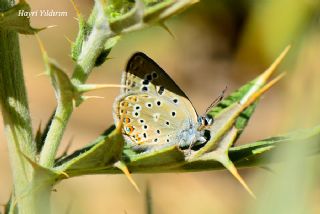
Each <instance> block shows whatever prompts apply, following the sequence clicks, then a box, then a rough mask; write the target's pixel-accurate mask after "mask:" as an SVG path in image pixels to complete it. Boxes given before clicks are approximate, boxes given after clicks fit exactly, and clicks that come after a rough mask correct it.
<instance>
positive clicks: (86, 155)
mask: <svg viewBox="0 0 320 214" xmlns="http://www.w3.org/2000/svg"><path fill="white" fill-rule="evenodd" d="M114 131H115V129H114V127H111V128H110V129H109V130H107V131H106V133H104V134H103V135H101V136H100V137H98V138H97V140H95V141H94V142H93V143H92V144H90V145H89V146H87V147H85V148H83V149H80V150H77V151H75V152H74V153H72V154H70V155H68V156H67V157H65V158H63V159H62V160H60V161H58V162H56V164H55V169H56V170H57V171H60V172H61V171H64V172H66V173H67V174H68V175H69V176H70V177H72V176H80V175H87V174H114V173H122V172H121V171H120V170H118V169H117V168H116V167H114V166H113V165H112V164H113V163H114V162H112V161H111V162H109V163H108V164H103V162H104V161H101V160H105V159H104V158H105V157H104V152H106V153H109V152H110V153H111V151H109V152H107V150H109V149H108V148H107V146H106V145H105V146H106V147H103V145H104V144H109V143H110V142H109V141H112V142H113V143H114V144H113V146H115V148H116V147H117V145H118V144H117V143H116V142H114V140H108V138H109V137H110V138H111V133H113V132H114ZM117 137H120V135H118V136H117ZM319 139H320V125H319V126H316V127H313V128H310V129H305V130H299V131H295V132H292V133H289V134H286V135H281V136H276V137H271V138H267V139H263V140H259V141H256V142H253V143H248V144H245V145H241V146H237V147H231V148H229V150H228V154H229V157H230V160H231V161H232V162H233V163H234V164H235V166H237V167H253V166H265V165H268V164H270V163H274V162H278V161H282V160H279V159H272V157H273V154H274V152H275V151H277V150H278V149H281V148H283V146H291V147H299V146H301V147H306V146H310V147H311V148H313V149H312V151H314V153H313V154H319V153H320V140H319ZM306 142H307V144H306ZM118 143H119V142H118ZM110 144H111V143H110ZM101 148H102V149H101ZM100 149H101V150H100ZM110 150H112V149H110ZM120 150H121V149H120ZM117 152H118V150H117ZM117 152H116V153H115V154H114V155H115V156H117V157H119V156H118V155H119V153H117ZM313 154H310V153H306V154H302V155H305V156H310V155H313ZM109 155H110V154H106V156H107V157H109ZM100 158H101V159H100ZM107 159H108V158H107ZM116 159H117V158H116ZM121 159H123V160H124V161H125V163H126V164H127V167H128V168H129V170H130V172H131V173H157V172H194V171H205V170H220V169H223V168H224V167H223V165H221V163H220V162H219V161H217V160H216V158H204V159H197V160H194V161H191V162H190V161H185V159H184V153H183V152H182V151H181V150H180V149H178V148H177V147H175V146H172V147H169V148H165V149H163V150H161V151H154V152H151V153H142V154H137V153H136V152H134V151H133V150H131V149H130V148H124V150H123V154H122V156H121Z"/></svg>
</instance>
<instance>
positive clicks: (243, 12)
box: [0, 0, 320, 214]
mask: <svg viewBox="0 0 320 214" xmlns="http://www.w3.org/2000/svg"><path fill="white" fill-rule="evenodd" d="M219 2H220V3H219ZM227 2H228V1H227ZM280 2H281V3H277V1H270V2H269V3H268V4H266V5H265V6H263V5H262V6H261V5H258V6H257V7H253V6H250V7H249V6H248V7H245V6H243V5H245V4H244V3H243V5H242V6H243V7H240V3H234V4H235V5H234V6H230V5H228V4H231V5H232V4H233V3H230V2H229V3H226V4H223V3H222V1H218V3H217V4H213V3H212V2H210V1H202V2H201V3H199V5H196V6H195V7H193V8H191V9H190V10H188V11H187V12H185V13H184V14H183V15H181V16H179V17H177V18H174V19H172V20H170V21H169V22H168V26H169V27H170V29H171V30H172V32H173V33H174V34H175V38H173V37H171V36H170V35H169V34H168V33H167V32H166V31H164V30H163V29H161V28H160V27H152V28H150V29H147V30H143V31H141V32H135V33H131V34H129V35H125V36H124V37H123V38H122V40H121V41H120V42H119V44H118V45H117V46H116V47H115V48H114V49H113V50H112V52H111V55H110V57H111V59H110V60H109V61H107V62H106V63H105V64H104V65H102V66H101V67H99V68H97V69H95V70H94V72H93V73H92V75H91V77H90V78H89V80H88V82H90V83H119V82H120V74H121V71H122V70H123V69H124V67H125V64H126V61H127V59H128V58H129V57H130V55H131V54H133V53H134V52H136V51H143V52H145V53H146V54H148V55H149V56H150V57H151V58H153V59H154V60H155V61H156V62H158V64H160V65H161V66H162V67H163V68H164V69H165V70H166V71H167V72H168V73H169V75H170V76H171V77H172V78H173V79H174V80H175V81H176V82H177V84H178V85H179V86H181V88H182V89H183V90H185V92H186V94H187V95H189V98H190V100H191V101H192V103H193V104H194V106H195V107H196V109H197V111H198V113H200V114H201V113H202V112H204V111H205V109H206V108H207V106H208V105H209V104H210V103H211V101H212V100H213V99H214V98H215V97H217V96H218V95H219V93H220V92H221V91H222V90H223V88H224V87H225V86H226V85H227V86H228V92H231V91H233V90H234V89H236V88H238V87H239V86H241V85H242V84H244V83H245V82H246V81H248V80H251V79H252V78H253V77H255V76H256V75H257V74H258V73H260V72H262V71H263V70H264V69H265V68H267V66H268V65H269V64H270V63H271V62H272V60H273V59H275V57H276V55H277V54H279V53H280V52H281V50H282V49H283V48H284V47H285V46H286V45H288V44H289V43H292V44H293V50H292V52H291V54H290V55H289V57H288V59H287V60H286V63H284V65H283V66H282V69H286V70H288V71H289V73H288V75H287V77H286V78H285V80H284V81H282V82H281V83H280V84H279V85H278V86H276V87H275V88H273V89H272V90H271V91H270V92H268V93H267V94H266V95H265V96H264V98H263V99H262V100H261V103H260V104H259V106H258V109H257V111H256V113H255V115H254V116H253V118H252V120H251V121H250V123H249V126H248V128H247V130H246V131H245V133H244V134H243V136H242V137H241V139H240V143H245V142H251V141H255V140H258V139H262V138H266V137H269V136H273V135H276V134H278V133H283V132H284V131H286V130H288V129H289V127H293V126H294V125H292V124H296V122H297V121H299V124H303V126H306V127H308V126H310V125H315V124H316V123H317V122H319V119H320V114H319V113H318V106H319V101H320V100H319V95H318V93H317V92H318V91H319V83H320V75H319V69H320V61H319V55H320V52H319V50H320V37H319V35H320V34H319V31H318V32H317V31H316V30H315V29H314V27H312V26H311V27H310V26H309V25H310V23H309V22H313V21H314V18H310V17H309V15H310V13H311V12H312V14H313V12H314V9H313V7H315V6H314V5H315V1H311V0H310V1H305V2H307V3H305V4H306V5H304V6H305V7H307V9H308V10H307V9H305V10H303V9H301V8H303V7H302V6H301V5H300V6H299V4H298V3H297V2H296V4H298V6H299V8H300V9H301V10H299V11H298V12H297V8H295V7H296V5H295V6H292V5H294V4H290V1H287V0H284V1H280ZM302 2H304V1H302ZM29 3H30V5H31V7H32V10H37V9H50V10H51V9H53V10H56V11H68V16H67V17H32V23H33V26H36V27H41V26H47V25H57V27H55V28H51V29H48V30H46V31H44V32H41V33H40V37H41V39H42V40H43V42H44V44H45V47H46V49H47V51H48V53H49V55H50V56H51V57H52V58H55V59H56V60H57V61H58V62H59V63H60V65H61V66H62V67H64V68H65V69H66V70H67V71H68V73H69V74H71V71H72V68H73V64H72V60H71V59H70V57H69V54H70V44H69V42H68V41H67V40H66V38H65V37H68V38H70V39H74V38H75V36H76V32H77V22H76V20H75V19H74V17H75V12H74V10H73V8H72V5H71V3H70V2H69V1H63V0H57V1H55V2H50V1H36V0H30V1H29ZM285 3H287V4H285ZM77 4H78V6H79V8H80V10H81V11H82V12H83V13H84V14H89V12H90V8H91V7H92V2H91V1H84V0H81V1H77ZM236 4H238V5H236ZM208 5H210V6H208ZM290 6H292V7H294V8H293V9H292V8H290ZM281 8H282V9H283V10H281ZM310 8H311V9H310ZM284 9H286V10H284ZM210 10H211V11H210ZM288 10H289V12H288ZM295 11H296V13H295ZM305 11H307V12H305ZM310 11H311V12H310ZM304 13H305V14H304ZM297 16H298V18H299V17H300V16H302V18H300V19H298V18H297ZM266 17H268V20H266ZM293 18H294V20H292V19H293ZM296 19H298V21H297V20H296ZM315 22H316V23H319V19H316V21H315ZM295 24H296V25H295ZM317 25H318V26H319V24H317ZM20 38H21V39H20V43H21V52H22V58H23V65H24V72H25V80H26V86H27V90H28V97H29V102H30V109H31V114H32V120H33V127H34V128H35V129H36V128H37V127H38V125H39V123H40V122H42V123H43V124H44V123H45V122H46V119H47V118H48V117H49V116H50V114H51V113H52V111H53V109H54V108H55V98H54V93H53V89H52V87H51V85H50V81H49V79H48V78H47V77H46V76H37V75H38V74H40V73H42V72H43V70H44V66H43V62H42V59H41V55H40V51H39V47H38V44H37V41H36V39H35V38H34V37H33V36H25V35H22V36H21V37H20ZM94 94H95V95H99V96H104V97H105V99H92V100H88V101H86V102H84V103H83V104H82V105H81V106H80V107H79V108H77V109H76V110H75V111H74V114H73V115H72V118H71V121H70V123H69V125H68V127H67V131H66V134H65V136H64V139H63V143H62V145H61V151H62V150H63V149H64V148H65V146H66V144H67V143H68V141H70V140H71V139H73V144H72V146H71V148H70V151H72V150H75V149H78V148H81V147H82V146H84V145H86V144H87V143H89V142H90V141H91V140H93V139H94V138H95V137H96V136H98V135H99V133H101V132H102V131H103V130H105V129H106V128H107V127H109V126H110V125H111V124H112V123H113V119H112V103H113V99H114V98H115V97H116V96H117V94H118V89H106V90H103V91H99V92H94ZM303 103H308V105H307V106H306V105H304V104H303ZM292 107H293V108H292ZM302 108H306V109H305V111H304V114H301V109H302ZM300 122H301V123H300ZM0 126H1V130H3V127H2V124H1V125H0ZM0 141H1V143H0V172H1V174H0V178H1V180H0V190H1V191H0V203H5V202H6V200H7V199H8V197H9V194H10V192H11V175H10V168H9V163H8V151H7V146H6V140H5V137H4V135H3V132H2V131H1V133H0ZM240 173H241V174H242V175H243V176H244V178H245V180H246V181H247V182H248V183H249V185H250V186H251V187H252V189H253V190H254V192H256V194H257V196H258V198H259V196H260V197H261V196H262V195H263V194H264V192H263V190H262V189H261V186H263V185H264V184H265V183H266V182H267V178H269V176H270V172H268V171H266V170H263V169H259V168H256V169H250V170H249V169H246V170H240ZM271 176H272V175H271ZM134 178H135V180H136V181H137V183H138V185H139V186H140V187H141V188H142V189H144V187H145V184H146V183H147V182H149V183H150V185H151V188H152V196H153V202H154V209H155V213H185V214H187V213H219V214H224V213H226V214H227V213H246V210H247V207H248V206H249V205H250V204H251V203H254V201H253V199H252V198H250V196H249V195H248V194H247V193H246V192H245V191H244V190H243V188H242V187H241V186H240V185H239V184H238V183H237V181H236V180H235V179H234V178H233V177H231V175H230V174H229V173H228V172H226V171H215V172H200V173H185V174H175V173H171V174H152V175H134ZM56 190H57V192H54V193H53V196H54V197H53V200H54V211H55V213H64V211H65V210H66V209H67V208H68V206H71V213H96V214H102V213H104V214H105V213H128V214H129V213H130V214H134V213H143V212H144V206H145V205H144V195H143V194H138V193H137V192H136V191H135V190H134V188H133V187H132V186H131V185H130V183H129V182H128V181H127V180H126V178H125V177H124V176H123V175H97V176H92V175H91V176H83V177H78V178H72V179H69V180H66V181H63V182H61V183H60V184H58V185H57V186H56ZM317 199H319V188H317V189H316V190H315V193H314V197H313V200H314V209H315V211H316V210H318V211H320V205H317V204H316V201H317ZM315 213H316V212H315Z"/></svg>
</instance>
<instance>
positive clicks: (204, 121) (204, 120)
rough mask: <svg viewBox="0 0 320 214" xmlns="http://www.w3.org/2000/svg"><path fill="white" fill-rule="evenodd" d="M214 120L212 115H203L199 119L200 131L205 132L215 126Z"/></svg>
mask: <svg viewBox="0 0 320 214" xmlns="http://www.w3.org/2000/svg"><path fill="white" fill-rule="evenodd" d="M213 122H214V120H213V117H212V116H211V115H201V116H199V117H198V124H199V128H198V129H199V130H204V129H206V128H208V127H209V126H211V125H212V124H213Z"/></svg>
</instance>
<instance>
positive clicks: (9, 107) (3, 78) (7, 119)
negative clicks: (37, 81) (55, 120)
mask: <svg viewBox="0 0 320 214" xmlns="http://www.w3.org/2000/svg"><path fill="white" fill-rule="evenodd" d="M13 5H14V1H13V0H0V11H4V10H7V9H9V8H10V7H12V6H13ZM0 62H1V63H0V102H1V111H2V115H3V122H4V127H5V133H6V137H7V141H8V148H9V157H10V164H11V170H12V175H13V185H14V193H13V198H12V199H13V200H12V201H13V203H14V204H15V206H17V208H18V210H19V213H38V212H37V205H36V201H35V197H34V194H33V193H30V194H28V197H26V194H27V189H28V187H29V186H30V185H31V183H32V181H33V174H34V169H33V168H32V166H31V165H30V163H28V161H27V159H26V157H25V156H27V157H29V158H30V160H35V155H36V152H35V151H36V146H35V143H34V142H33V137H32V128H31V119H30V114H29V107H28V102H27V95H26V89H25V85H24V78H23V70H22V65H21V57H20V48H19V39H18V34H17V33H16V32H14V31H9V30H6V29H5V28H0Z"/></svg>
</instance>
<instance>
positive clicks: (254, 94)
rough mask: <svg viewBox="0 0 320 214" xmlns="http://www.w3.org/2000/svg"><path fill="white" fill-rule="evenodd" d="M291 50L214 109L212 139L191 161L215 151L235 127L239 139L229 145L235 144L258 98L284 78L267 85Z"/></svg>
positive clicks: (212, 114) (282, 54)
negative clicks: (223, 138)
mask: <svg viewBox="0 0 320 214" xmlns="http://www.w3.org/2000/svg"><path fill="white" fill-rule="evenodd" d="M289 49H290V46H288V47H287V48H285V50H284V51H283V52H282V53H281V54H280V56H279V57H278V58H277V59H276V60H275V62H274V63H273V64H272V65H271V66H270V67H269V68H268V69H267V70H266V71H265V72H263V73H262V74H261V75H260V76H258V77H257V78H256V79H254V80H252V81H250V82H249V83H247V84H246V85H244V86H242V87H241V88H240V89H239V90H237V91H236V92H234V93H232V94H231V95H230V96H228V97H227V98H226V99H224V100H222V101H221V103H220V104H219V105H218V106H217V107H213V108H212V109H211V110H210V111H209V113H208V114H209V115H211V116H213V117H214V118H215V122H214V123H213V125H212V126H211V127H210V130H209V131H210V136H211V138H210V139H209V141H208V142H207V143H206V144H205V145H204V146H203V148H201V149H200V150H199V151H196V152H195V153H194V154H192V155H190V159H193V158H198V157H200V156H201V155H203V154H204V153H206V152H210V151H212V150H214V149H215V147H216V146H217V144H218V143H219V141H220V139H221V138H222V136H223V135H225V134H226V133H227V132H228V131H229V130H231V129H232V128H233V127H235V128H236V130H237V137H236V138H234V139H233V142H232V143H230V144H229V143H227V144H229V145H230V146H232V145H233V144H234V142H235V141H236V139H237V138H238V137H239V134H240V133H241V132H242V130H243V129H244V128H245V126H246V125H247V123H248V120H249V119H250V117H251V116H252V113H253V112H254V109H255V105H256V101H257V100H258V98H259V97H260V96H261V95H262V94H263V93H264V92H265V91H267V90H269V89H270V87H271V86H272V85H273V84H275V83H276V82H277V81H278V80H279V79H280V78H281V77H282V76H283V75H282V76H281V75H279V76H278V77H277V78H275V79H274V80H272V81H270V82H269V83H267V81H268V79H269V78H270V76H271V75H272V74H273V72H274V71H275V70H276V68H277V66H278V65H279V64H280V62H281V61H282V60H283V58H284V57H285V55H286V54H287V53H288V51H289ZM230 146H229V147H230Z"/></svg>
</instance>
